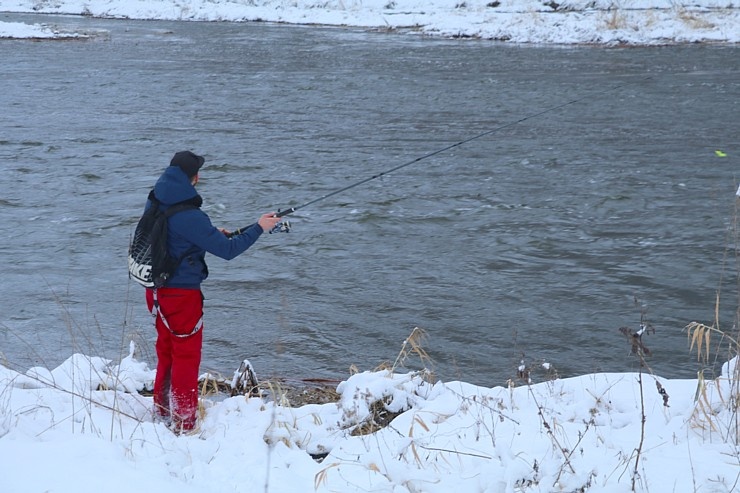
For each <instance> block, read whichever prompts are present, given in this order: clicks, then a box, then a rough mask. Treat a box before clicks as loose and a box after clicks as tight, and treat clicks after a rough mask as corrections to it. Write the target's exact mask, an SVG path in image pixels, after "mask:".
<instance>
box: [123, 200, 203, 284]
mask: <svg viewBox="0 0 740 493" xmlns="http://www.w3.org/2000/svg"><path fill="white" fill-rule="evenodd" d="M197 199H200V197H197ZM149 201H150V202H151V206H150V207H149V208H148V209H147V210H146V211H144V214H143V215H142V216H141V219H139V223H138V224H137V225H136V230H135V231H134V237H133V240H132V241H131V244H130V245H129V248H128V275H129V277H130V278H132V279H133V280H134V281H136V282H138V283H139V284H141V285H142V286H144V287H145V288H161V287H163V286H165V285H166V284H167V281H168V280H169V279H170V277H172V275H173V274H174V273H175V271H176V270H177V268H178V267H179V266H180V263H181V262H182V260H183V259H184V258H185V257H186V256H187V255H188V254H189V252H185V253H184V254H183V255H181V256H180V257H179V258H174V257H172V255H170V254H169V252H168V251H167V219H169V218H170V217H172V216H173V215H175V214H177V213H178V212H182V211H185V210H189V209H197V208H198V205H197V204H196V203H194V202H195V201H194V200H186V201H184V202H179V203H177V204H173V205H171V206H170V207H169V208H168V209H167V210H165V211H162V210H161V209H160V202H159V200H157V198H156V197H155V196H154V190H152V191H151V192H149Z"/></svg>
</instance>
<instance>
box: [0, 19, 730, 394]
mask: <svg viewBox="0 0 740 493" xmlns="http://www.w3.org/2000/svg"><path fill="white" fill-rule="evenodd" d="M2 19H3V20H10V21H16V20H25V21H27V22H48V23H53V24H56V25H59V26H60V27H62V28H70V29H72V28H75V29H85V30H88V31H90V32H96V33H98V35H97V36H95V37H94V39H92V40H88V41H47V42H34V41H22V40H13V41H8V40H5V41H2V42H0V60H1V62H2V67H3V76H2V78H1V79H0V108H2V114H1V116H0V162H1V163H2V165H1V166H2V173H1V174H0V181H1V183H2V196H1V198H0V214H1V216H0V217H1V218H2V220H1V221H0V238H2V240H0V241H1V243H0V245H1V246H2V261H3V274H2V285H1V287H0V289H2V295H1V296H0V350H1V351H2V354H3V356H4V358H5V359H6V361H7V362H8V364H11V365H13V366H14V367H17V368H21V369H22V368H27V367H30V366H33V365H44V366H47V367H53V366H54V365H56V364H58V363H59V362H61V361H63V360H64V359H66V358H67V357H68V356H69V355H71V354H72V353H73V352H83V353H87V354H93V355H98V356H104V357H108V358H111V359H113V360H118V359H120V358H121V356H122V355H125V354H126V353H127V352H128V349H129V341H130V340H134V341H135V342H136V345H137V351H138V353H139V357H140V358H141V359H144V360H146V361H148V362H150V364H152V365H153V364H154V356H153V342H154V333H153V329H152V327H151V325H150V318H149V315H148V313H147V312H146V309H145V306H144V303H143V289H142V288H140V287H139V286H138V285H135V284H134V283H133V282H131V281H129V280H128V278H127V274H126V248H127V245H128V241H129V238H130V235H131V233H132V230H133V227H134V225H135V223H136V221H137V219H138V216H139V215H140V213H141V209H142V207H143V204H144V200H145V197H146V194H147V192H148V190H149V188H150V187H151V186H152V185H153V183H154V181H155V180H156V178H157V177H158V175H159V174H160V173H161V171H162V170H163V169H164V167H165V166H166V165H167V164H168V162H169V159H170V157H171V156H172V154H173V153H174V152H176V151H178V150H182V149H192V150H194V151H195V152H198V153H201V154H203V155H205V156H206V158H207V163H206V166H205V168H204V169H203V171H202V174H201V177H202V182H201V183H200V184H199V185H198V187H199V189H200V193H201V194H202V195H203V197H204V200H205V206H204V208H205V210H206V211H207V212H208V213H209V214H210V215H211V218H212V219H213V221H214V223H215V224H217V225H220V226H225V227H231V228H236V227H239V226H243V225H246V224H249V223H250V222H253V221H254V220H255V219H256V218H257V217H258V216H259V214H261V213H262V212H266V211H270V210H275V209H278V208H287V207H290V206H301V205H302V204H306V203H308V202H311V201H313V200H314V199H317V198H319V197H322V196H323V195H325V194H328V193H331V192H332V191H334V190H338V189H341V188H342V187H345V186H348V185H350V184H352V183H355V182H358V181H360V180H363V179H366V178H369V177H371V176H374V175H376V174H378V173H380V172H383V171H385V170H388V169H392V168H394V167H397V166H399V165H402V164H404V163H409V162H411V161H413V160H415V159H417V158H420V157H422V156H427V155H428V154H430V153H433V152H435V151H437V150H439V149H443V148H445V147H447V146H451V145H453V144H456V143H458V142H461V141H463V140H466V139H470V138H471V137H475V136H478V135H480V134H482V133H485V132H489V131H492V130H494V129H498V128H499V127H504V126H505V127H504V128H500V129H499V130H496V131H493V132H491V133H489V134H487V135H484V136H482V137H480V138H477V139H474V140H472V141H470V142H467V143H465V144H462V145H459V146H454V147H453V148H452V149H449V150H446V151H444V152H440V153H438V154H434V155H431V156H428V157H425V158H424V159H421V160H419V161H418V162H414V163H413V164H411V165H409V166H406V167H403V168H402V169H400V170H398V171H396V172H394V173H389V174H387V175H384V176H382V177H380V178H377V179H373V180H370V181H368V182H367V183H365V184H362V185H360V186H357V187H354V188H352V189H351V190H349V191H347V192H344V193H341V194H338V195H336V196H333V197H331V198H328V199H326V200H321V201H319V202H317V203H314V204H311V205H310V206H308V207H305V208H302V209H300V210H299V211H298V212H296V213H295V214H294V215H293V216H291V222H292V225H293V231H292V232H290V233H288V234H280V235H265V236H263V238H262V239H260V241H259V242H258V244H257V245H255V247H253V248H252V249H250V250H249V251H248V252H247V253H246V254H245V255H243V256H240V257H238V258H237V259H234V260H233V261H230V262H226V261H223V260H220V259H217V258H214V257H209V259H210V261H209V267H210V269H211V277H210V278H209V280H208V281H206V282H205V283H204V286H203V289H204V293H205V296H206V329H205V346H204V353H203V365H202V370H205V369H210V370H214V371H218V372H221V373H223V374H225V375H230V374H231V372H232V371H233V370H234V369H235V368H236V367H238V365H239V363H240V361H241V360H242V359H243V358H248V359H250V361H251V362H252V363H253V365H254V366H255V368H256V370H257V373H258V375H260V376H266V375H271V376H283V377H294V378H306V377H323V378H343V377H346V376H347V374H348V372H349V368H350V366H351V365H355V366H356V367H357V368H358V369H360V370H368V369H372V368H374V367H376V366H377V365H379V364H381V363H382V362H384V361H389V362H393V361H394V360H395V359H396V357H397V356H398V355H399V352H400V351H401V349H402V344H403V342H404V340H405V338H406V337H407V336H408V335H409V334H410V333H411V331H412V329H413V328H414V327H417V326H418V327H421V328H423V329H424V330H425V331H426V333H427V339H426V341H425V342H424V345H423V347H424V349H425V350H426V352H427V354H428V357H429V358H430V360H431V361H430V362H427V366H429V367H430V368H433V369H434V370H435V371H436V372H437V374H438V375H439V376H440V377H441V378H443V379H445V380H453V379H462V380H465V381H468V382H472V383H476V384H481V385H487V386H493V385H501V384H503V383H504V382H506V380H507V379H509V378H512V377H515V376H516V373H517V367H518V366H519V364H520V361H521V360H522V359H524V362H525V363H526V364H527V365H530V366H532V367H533V368H537V367H538V365H539V363H542V362H548V363H550V364H551V365H552V366H553V367H554V368H555V370H556V371H557V373H558V374H559V375H560V376H572V375H577V374H582V373H587V372H594V371H633V370H635V369H636V368H637V361H636V359H635V358H634V357H633V356H631V355H630V352H629V344H628V342H627V340H626V339H625V337H624V336H623V335H622V334H621V333H620V331H619V328H620V327H625V326H626V327H629V328H631V329H633V330H636V329H637V328H638V326H639V323H640V319H641V312H644V313H645V315H644V316H646V317H647V321H648V322H649V323H650V324H652V326H653V327H654V328H655V333H654V334H650V335H648V336H645V340H644V342H645V344H646V345H647V346H648V347H649V348H650V349H652V351H653V356H652V357H651V358H650V359H649V364H650V366H651V368H652V369H653V371H655V372H656V373H657V374H659V375H662V376H666V377H686V378H691V377H693V376H695V371H696V370H697V368H698V367H699V364H698V363H697V362H696V357H695V356H693V355H691V354H690V353H689V349H688V344H687V336H686V332H685V331H684V330H683V329H684V327H685V326H686V325H687V324H688V323H689V322H692V321H700V322H705V323H711V322H712V321H713V319H714V311H715V297H716V294H717V292H718V290H720V293H721V298H720V300H721V302H720V309H719V313H720V326H721V327H722V328H725V329H728V330H729V329H731V328H732V326H733V325H734V323H735V310H736V308H737V306H738V295H737V293H738V290H737V272H738V269H737V265H736V258H735V246H736V238H735V230H734V227H735V217H736V210H735V207H736V203H735V201H736V197H735V190H736V188H737V185H738V183H737V182H738V179H737V178H738V177H737V170H738V166H737V165H738V156H740V146H739V145H738V140H739V139H738V137H739V135H740V134H739V132H738V118H737V115H738V114H740V56H739V55H740V50H739V49H738V48H737V47H732V46H729V47H728V46H707V45H691V46H674V47H651V48H594V47H568V48H564V47H541V46H513V45H506V44H499V43H493V42H484V41H474V40H440V39H428V38H424V37H420V36H416V35H406V34H399V33H390V34H389V33H377V32H365V31H362V30H357V29H324V28H317V27H310V28H307V27H292V26H275V25H267V24H232V23H188V22H151V21H150V22H142V21H115V20H101V19H90V18H80V17H46V16H22V15H5V16H3V17H2ZM618 86H619V87H618ZM576 100H579V101H578V102H572V101H576ZM571 102H572V103H571ZM559 105H564V106H563V107H561V108H558V109H554V110H552V111H548V112H546V113H544V114H542V115H538V116H534V115H536V114H538V113H540V112H542V111H543V110H547V109H549V108H553V107H556V106H559ZM530 117H531V118H530ZM522 119H524V121H521V120H522ZM515 122H518V123H515ZM510 124H511V125H510ZM716 150H721V151H723V152H724V153H725V154H726V156H725V157H720V156H718V155H717V154H716V153H715V151H716ZM635 299H637V300H638V303H637V304H636V302H635ZM419 366H420V362H419V359H418V358H416V357H413V356H411V357H410V358H409V359H408V360H407V364H406V367H407V368H418V367H419ZM533 378H535V379H543V378H547V376H546V375H544V374H542V373H541V371H536V372H535V373H534V375H533Z"/></svg>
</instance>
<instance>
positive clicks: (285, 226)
mask: <svg viewBox="0 0 740 493" xmlns="http://www.w3.org/2000/svg"><path fill="white" fill-rule="evenodd" d="M650 79H652V76H648V77H644V78H642V79H639V80H635V81H631V82H625V83H623V84H619V85H616V86H612V87H610V88H608V89H604V90H603V91H599V92H597V93H594V94H588V95H586V96H583V97H581V98H577V99H573V100H571V101H567V102H565V103H561V104H559V105H557V106H552V107H550V108H547V109H544V110H542V111H539V112H537V113H532V114H531V115H527V116H525V117H523V118H520V119H518V120H515V121H511V122H509V123H505V124H503V125H500V126H498V127H496V128H493V129H491V130H487V131H485V132H482V133H480V134H478V135H475V136H473V137H470V138H467V139H465V140H461V141H459V142H455V143H454V144H450V145H448V146H446V147H442V148H441V149H437V150H436V151H432V152H430V153H428V154H424V155H423V156H419V157H417V158H415V159H412V160H411V161H408V162H406V163H403V164H399V165H398V166H395V167H393V168H390V169H387V170H385V171H381V172H380V173H378V174H375V175H372V176H369V177H367V178H365V179H362V180H360V181H358V182H355V183H351V184H349V185H347V186H346V187H343V188H340V189H338V190H334V191H333V192H329V193H327V194H324V195H322V196H320V197H318V198H315V199H313V200H311V201H309V202H306V203H305V204H302V205H297V206H294V207H289V208H288V209H285V210H283V211H281V210H278V212H277V213H275V217H285V216H287V215H289V214H293V213H294V212H296V211H298V210H300V209H304V208H306V207H308V206H311V205H313V204H315V203H317V202H321V201H322V200H326V199H328V198H330V197H334V196H335V195H339V194H340V193H344V192H346V191H347V190H351V189H353V188H355V187H359V186H360V185H364V184H365V183H367V182H369V181H372V180H375V179H377V178H380V177H382V176H385V175H387V174H390V173H393V172H395V171H398V170H400V169H403V168H405V167H407V166H411V165H412V164H416V163H418V162H419V161H423V160H424V159H429V158H430V157H432V156H436V155H437V154H441V153H443V152H446V151H449V150H450V149H454V148H455V147H460V146H462V145H464V144H467V143H468V142H472V141H474V140H477V139H480V138H482V137H486V136H487V135H491V134H493V133H495V132H499V131H501V130H504V129H506V128H509V127H513V126H514V125H518V124H520V123H523V122H525V121H527V120H531V119H533V118H537V117H539V116H542V115H544V114H546V113H550V112H553V111H556V110H559V109H561V108H565V107H566V106H570V105H572V104H576V103H580V102H581V101H585V100H587V99H591V98H594V97H596V96H601V95H604V94H607V93H610V92H613V91H616V90H617V89H621V88H623V87H626V86H629V85H632V84H637V83H638V82H644V81H646V80H650ZM245 229H246V227H244V228H239V229H237V230H236V231H235V232H233V233H232V235H237V234H239V233H240V232H242V231H244V230H245ZM290 229H291V226H290V223H289V222H288V221H281V222H279V223H278V224H277V225H275V227H274V228H273V229H272V230H271V231H270V234H272V233H280V232H284V233H288V232H290Z"/></svg>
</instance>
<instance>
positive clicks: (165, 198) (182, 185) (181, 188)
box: [154, 166, 198, 205]
mask: <svg viewBox="0 0 740 493" xmlns="http://www.w3.org/2000/svg"><path fill="white" fill-rule="evenodd" d="M154 195H156V197H157V200H159V201H160V202H161V203H163V204H165V205H172V204H176V203H178V202H182V201H184V200H189V199H192V198H194V197H195V196H197V195H198V192H197V191H196V190H195V187H194V186H193V184H192V183H190V178H188V176H187V175H186V174H185V172H184V171H183V170H181V169H180V168H179V167H178V166H168V167H167V169H165V170H164V173H162V176H160V177H159V179H158V180H157V183H155V185H154Z"/></svg>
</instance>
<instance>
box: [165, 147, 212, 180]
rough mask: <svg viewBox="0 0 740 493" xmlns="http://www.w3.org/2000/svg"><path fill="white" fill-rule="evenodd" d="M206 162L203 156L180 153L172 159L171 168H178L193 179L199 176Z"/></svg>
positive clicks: (186, 152)
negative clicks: (199, 171)
mask: <svg viewBox="0 0 740 493" xmlns="http://www.w3.org/2000/svg"><path fill="white" fill-rule="evenodd" d="M205 162H206V160H205V158H204V157H203V156H198V155H197V154H195V153H193V152H190V151H180V152H178V153H176V154H175V156H174V157H173V158H172V161H170V166H178V167H179V168H180V169H181V170H183V171H184V172H185V174H186V175H188V178H192V177H194V176H195V175H197V174H198V170H199V169H200V167H201V166H203V163H205Z"/></svg>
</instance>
